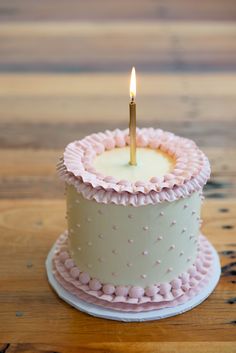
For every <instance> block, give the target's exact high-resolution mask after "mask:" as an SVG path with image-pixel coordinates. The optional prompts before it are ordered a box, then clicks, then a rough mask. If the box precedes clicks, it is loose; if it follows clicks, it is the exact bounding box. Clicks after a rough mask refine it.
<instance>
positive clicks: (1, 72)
mask: <svg viewBox="0 0 236 353" xmlns="http://www.w3.org/2000/svg"><path fill="white" fill-rule="evenodd" d="M235 18H236V2H235V1H234V0H225V1H222V0H205V1H204V2H202V1H194V0H167V1H164V0H146V1H145V0H120V1H105V0H96V1H92V0H87V1H77V0H67V1H66V0H65V1H64V0H60V1H58V0H57V1H56V0H41V1H32V0H11V1H7V0H5V1H4V0H1V1H0V43H1V44H0V82H1V85H0V158H1V165H0V174H1V176H2V177H1V181H0V197H2V198H5V197H7V198H8V197H10V198H21V197H23V198H32V197H33V198H35V197H36V198H38V197H40V198H48V197H49V195H50V198H51V197H55V198H58V197H59V198H60V197H63V194H62V190H61V187H60V184H59V183H58V181H57V178H56V175H55V164H56V161H57V159H58V157H59V156H60V154H61V153H62V151H63V148H64V146H65V145H66V144H67V143H68V142H70V141H72V140H74V139H78V138H81V137H82V136H84V135H86V134H88V133H91V132H95V131H100V130H105V129H113V128H117V127H120V128H125V127H127V126H128V101H129V92H128V90H129V78H130V70H131V67H132V66H133V65H134V66H135V67H136V71H137V80H138V87H137V119H138V125H139V126H154V127H159V128H163V129H168V130H171V131H173V132H176V133H178V134H181V135H183V136H187V137H189V138H193V139H194V140H195V141H196V142H197V143H198V144H199V145H200V147H201V148H203V149H204V151H205V152H206V153H207V154H208V156H209V157H210V160H211V163H212V166H213V180H214V183H210V184H209V188H208V191H209V192H210V193H211V194H213V196H218V197H225V194H227V193H229V189H231V191H230V193H231V195H232V192H233V193H235V189H234V190H233V191H232V176H234V175H235V168H236V167H235V165H234V164H235V163H233V160H234V158H235V115H236V99H235V98H236V80H235V77H236V73H235V69H236V23H235ZM212 189H213V190H214V192H212Z"/></svg>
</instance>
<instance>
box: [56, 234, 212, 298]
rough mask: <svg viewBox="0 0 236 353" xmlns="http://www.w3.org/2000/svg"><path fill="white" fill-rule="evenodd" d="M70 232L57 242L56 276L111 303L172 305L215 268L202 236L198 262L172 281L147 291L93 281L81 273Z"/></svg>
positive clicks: (208, 246) (207, 244) (206, 243)
mask: <svg viewBox="0 0 236 353" xmlns="http://www.w3.org/2000/svg"><path fill="white" fill-rule="evenodd" d="M67 239H68V235H67V232H65V233H64V234H62V235H61V236H60V237H59V238H58V240H57V243H56V250H55V255H54V257H53V268H54V271H53V273H54V276H55V277H56V278H60V279H61V280H62V282H63V283H66V284H67V285H69V286H72V287H74V288H76V289H79V290H80V291H82V292H84V293H86V294H88V295H89V296H92V297H96V298H97V299H99V300H103V301H108V302H111V303H123V304H125V303H126V304H144V303H145V304H146V303H149V302H150V303H162V302H165V303H166V302H172V301H174V300H176V299H178V298H181V297H182V296H184V295H186V293H187V292H189V291H191V290H192V291H195V289H196V288H198V287H199V285H200V283H201V282H202V281H204V279H205V277H206V275H207V274H208V272H209V271H210V269H211V267H212V260H213V257H212V252H211V247H210V245H209V242H208V241H207V239H206V238H205V237H204V236H203V235H200V236H199V247H198V254H197V258H196V261H195V263H194V264H193V265H192V266H191V267H190V268H189V269H188V271H187V272H184V273H182V274H180V275H179V276H178V277H176V278H175V279H173V280H172V281H170V282H166V283H156V284H153V285H152V286H148V287H146V288H142V287H137V286H135V287H134V286H122V285H120V286H114V285H113V284H107V283H101V282H100V281H99V280H98V279H96V278H90V276H89V274H88V273H85V272H80V270H79V268H78V267H77V266H75V264H74V262H73V260H72V258H71V257H70V255H69V253H68V251H67V250H68V248H67Z"/></svg>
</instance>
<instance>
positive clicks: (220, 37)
mask: <svg viewBox="0 0 236 353" xmlns="http://www.w3.org/2000/svg"><path fill="white" fill-rule="evenodd" d="M0 39H1V47H0V71H15V72H22V71H23V72H25V71H27V72H32V71H33V72H35V71H36V72H48V71H50V72H64V73H67V72H70V73H71V72H81V71H87V72H89V71H102V72H104V71H118V72H121V71H127V70H129V69H130V63H132V64H133V65H135V66H136V67H137V69H139V70H142V71H148V72H150V71H151V72H152V71H172V72H176V71H187V72H188V71H201V70H203V71H206V70H208V71H212V70H214V71H215V70H224V71H228V70H230V71H232V70H235V67H236V66H235V65H236V64H235V62H236V61H235V56H236V44H235V43H236V40H235V39H236V25H235V24H234V23H231V22H230V23H221V22H220V23H218V22H211V23H208V22H207V23H202V22H199V23H192V22H190V23H189V22H183V23H182V22H180V23H179V22H173V23H171V24H169V23H167V22H164V23H162V22H159V23H156V22H153V23H152V22H143V21H140V22H132V23H127V22H118V23H111V22H110V23H92V24H91V23H86V22H85V23H84V22H82V23H79V22H76V23H65V24H64V25H63V27H62V26H61V25H60V23H50V22H49V23H43V24H42V23H39V24H38V23H25V24H22V23H18V24H11V25H9V24H4V23H3V24H1V25H0ZM110 43H112V50H111V47H110ZM127 52H128V53H129V55H125V54H126V53H127Z"/></svg>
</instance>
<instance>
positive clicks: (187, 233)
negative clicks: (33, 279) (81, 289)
mask: <svg viewBox="0 0 236 353" xmlns="http://www.w3.org/2000/svg"><path fill="white" fill-rule="evenodd" d="M66 193H67V212H68V231H69V247H70V251H71V256H72V258H73V260H74V261H75V263H76V265H77V266H78V267H79V268H80V270H81V271H83V272H88V273H89V275H90V276H91V277H93V278H97V279H98V280H99V281H101V282H102V283H112V284H115V285H133V286H136V285H137V286H147V285H151V284H154V283H157V282H167V281H170V280H172V279H173V278H175V277H176V276H178V275H179V274H180V273H181V272H184V271H186V270H187V269H188V268H189V267H190V266H191V265H192V264H193V263H194V261H195V259H196V253H197V237H198V234H199V217H200V203H201V197H200V194H199V193H196V192H195V193H193V194H192V195H191V196H190V197H188V198H186V199H179V200H177V201H174V202H171V203H170V202H162V203H160V204H157V205H147V206H140V207H133V206H122V205H115V204H108V205H107V204H99V203H97V202H96V201H94V200H87V199H85V198H83V197H82V196H81V195H80V194H78V193H77V191H76V189H75V187H74V186H67V192H66Z"/></svg>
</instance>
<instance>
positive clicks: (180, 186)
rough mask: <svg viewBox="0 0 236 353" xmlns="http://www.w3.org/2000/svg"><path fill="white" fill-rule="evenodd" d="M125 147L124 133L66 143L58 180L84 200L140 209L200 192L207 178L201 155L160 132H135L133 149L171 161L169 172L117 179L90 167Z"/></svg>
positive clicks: (126, 137) (191, 144)
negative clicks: (154, 152)
mask: <svg viewBox="0 0 236 353" xmlns="http://www.w3.org/2000/svg"><path fill="white" fill-rule="evenodd" d="M127 145H129V135H128V130H127V129H126V130H118V129H116V130H114V131H105V132H104V133H97V134H92V135H89V136H87V137H85V138H84V139H82V140H79V141H74V142H72V143H70V144H69V145H68V146H67V147H66V149H65V152H64V156H63V158H62V159H61V160H60V162H59V163H58V172H59V175H60V177H61V178H62V179H63V180H64V181H65V182H66V183H68V184H70V185H74V187H75V188H76V189H77V191H78V192H79V193H81V194H82V195H83V197H84V198H86V199H88V200H92V199H94V200H96V201H97V202H100V203H114V204H117V205H132V206H142V205H147V204H157V203H159V202H163V201H169V202H171V201H175V200H178V199H180V198H181V197H187V196H189V195H191V194H192V193H193V192H195V191H200V190H201V189H202V188H203V186H204V185H205V184H206V182H207V180H208V179H209V176H210V164H209V161H208V159H207V157H206V156H205V154H204V153H203V152H202V151H201V150H200V149H199V148H198V147H197V145H196V144H195V143H194V142H193V141H192V140H189V139H186V138H183V137H179V136H176V135H174V134H173V133H170V132H166V131H163V130H160V129H156V130H155V129H153V128H143V129H137V147H149V148H152V149H160V150H161V151H163V152H165V153H168V154H169V155H170V157H172V158H173V159H174V160H175V166H174V169H173V170H172V172H171V173H168V174H166V175H164V176H163V177H156V176H153V177H152V178H151V179H150V180H149V181H141V180H137V181H136V182H131V181H128V180H118V179H116V178H114V177H112V176H104V175H102V174H101V173H99V172H98V171H96V169H94V167H93V160H94V158H95V157H96V155H99V154H101V153H103V152H104V151H106V150H111V149H113V148H116V147H117V148H120V147H125V146H127Z"/></svg>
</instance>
